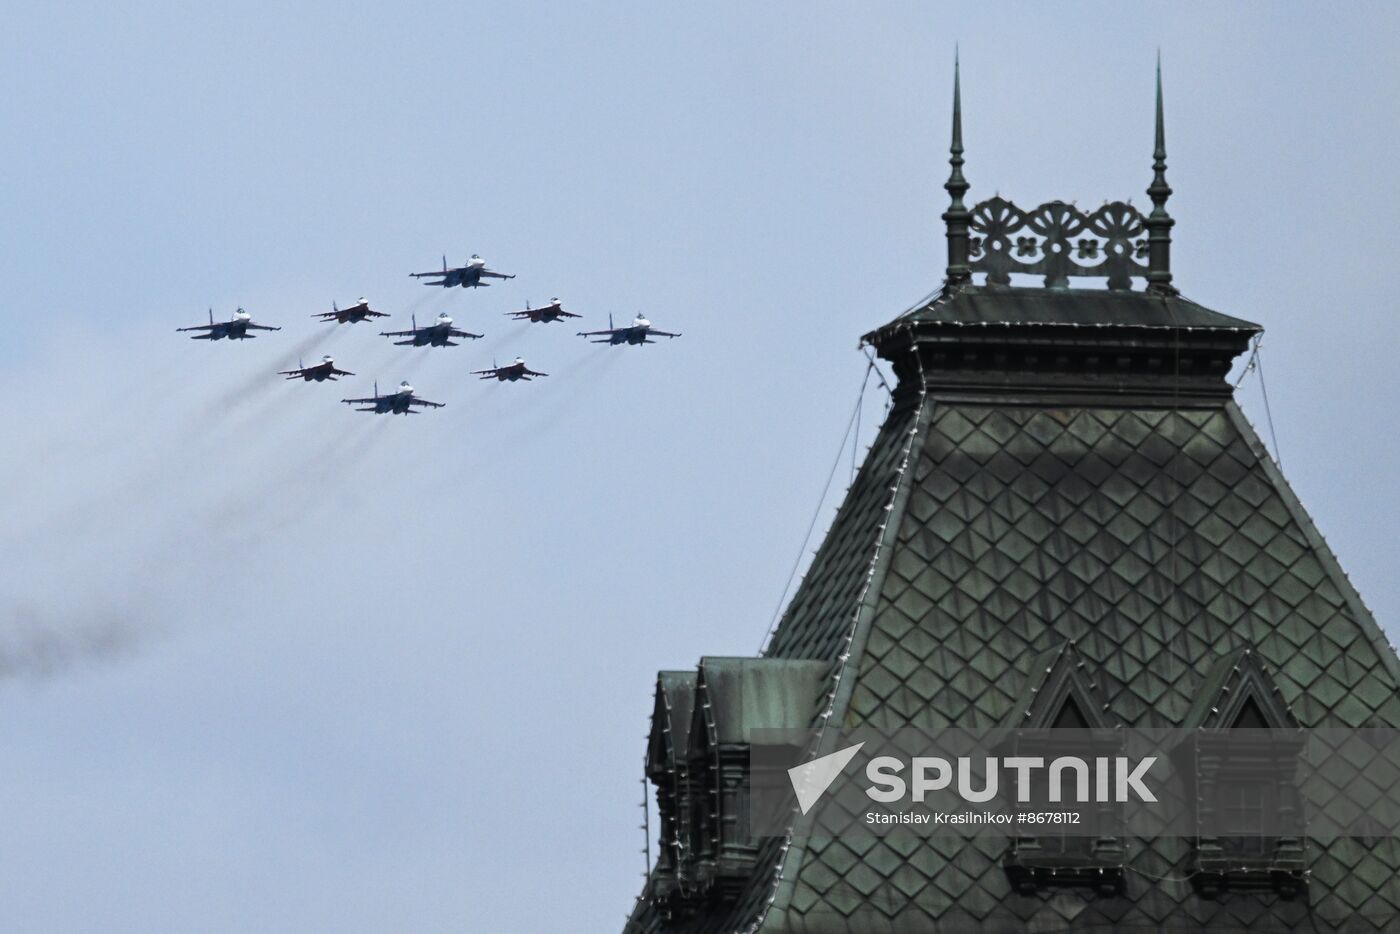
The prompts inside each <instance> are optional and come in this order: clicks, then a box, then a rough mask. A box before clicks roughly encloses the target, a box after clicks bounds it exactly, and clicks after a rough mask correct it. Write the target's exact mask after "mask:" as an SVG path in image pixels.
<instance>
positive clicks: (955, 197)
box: [943, 47, 972, 286]
mask: <svg viewBox="0 0 1400 934" xmlns="http://www.w3.org/2000/svg"><path fill="white" fill-rule="evenodd" d="M960 71H961V68H960V65H959V62H958V51H957V48H956V47H954V49H953V142H952V145H951V146H949V147H948V152H949V153H950V157H949V159H948V164H949V165H951V166H952V167H953V169H952V171H951V172H950V173H948V181H947V182H945V183H944V185H943V188H944V190H945V191H947V192H948V195H949V197H950V198H951V199H952V200H951V201H950V202H949V204H948V210H946V211H944V212H943V223H944V224H945V225H946V226H947V229H948V274H947V280H948V285H950V286H958V285H966V284H967V283H969V282H971V281H972V272H971V270H969V269H968V266H967V260H968V232H967V225H968V220H969V219H970V218H971V217H972V215H971V213H970V212H969V211H968V209H967V205H965V204H963V195H964V194H966V193H967V189H968V188H969V187H970V186H969V185H968V184H967V179H966V178H964V177H963V173H962V167H963V161H964V160H963V141H962V83H961V77H960Z"/></svg>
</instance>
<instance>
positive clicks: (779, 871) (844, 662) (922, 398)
mask: <svg viewBox="0 0 1400 934" xmlns="http://www.w3.org/2000/svg"><path fill="white" fill-rule="evenodd" d="M910 339H911V340H912V339H913V334H912V333H911V334H910ZM914 356H915V359H916V360H917V359H918V356H919V355H918V354H915V355H914ZM917 365H918V368H919V381H918V386H919V401H918V405H917V407H916V408H915V410H914V413H913V416H912V417H911V419H910V427H909V431H908V432H907V434H906V438H905V442H904V450H903V452H902V453H901V454H900V462H899V467H898V468H897V469H896V471H895V476H894V479H893V481H892V482H891V484H890V487H889V497H888V499H887V500H886V502H885V505H884V507H883V510H882V511H883V516H882V517H881V519H880V522H879V524H878V526H877V527H876V530H875V545H874V548H872V549H871V554H870V560H869V562H868V563H867V564H866V569H865V582H864V583H863V584H862V586H861V589H860V593H859V595H858V596H857V597H856V603H855V607H854V609H853V610H852V611H851V620H850V625H849V626H848V627H847V630H846V634H845V636H844V637H843V638H842V648H841V654H839V655H838V656H837V659H836V660H837V665H836V671H835V673H834V674H833V675H832V683H831V688H830V690H829V691H828V692H827V694H826V698H825V701H824V706H823V709H822V712H821V713H820V714H819V715H818V716H817V721H818V723H817V729H816V735H815V737H814V738H813V740H812V741H811V743H810V744H809V746H808V754H809V755H812V754H816V753H818V752H819V751H820V750H821V748H822V741H823V738H824V737H825V736H826V729H827V726H828V725H829V724H830V722H831V717H832V714H833V712H834V711H835V709H836V696H837V694H838V693H839V691H840V688H841V684H842V681H843V678H844V676H845V673H846V668H847V666H848V663H849V662H850V659H851V646H852V644H853V643H854V642H855V636H856V630H857V629H858V628H859V626H860V619H861V608H862V607H864V606H865V601H866V599H867V598H868V597H869V595H870V588H871V586H872V585H873V584H874V581H875V571H876V568H877V567H878V566H879V562H880V555H881V553H882V552H883V551H884V547H885V536H886V532H887V530H888V528H889V523H890V515H891V513H892V512H893V511H894V504H895V500H896V499H898V497H899V491H900V489H901V487H902V485H903V482H904V477H905V475H906V474H907V473H908V471H909V464H910V461H911V460H912V459H913V454H914V440H915V438H917V437H918V435H919V431H920V429H921V428H922V427H923V419H924V404H925V402H926V400H927V398H928V390H927V387H926V385H925V380H924V373H923V363H922V361H920V362H918V364H917ZM792 814H793V824H792V825H790V826H789V829H788V832H787V836H786V838H785V839H784V841H783V843H782V845H781V847H780V850H779V857H778V860H777V865H776V868H775V870H774V873H773V885H772V889H771V890H770V891H769V893H768V898H767V899H766V900H765V901H764V904H763V907H762V908H761V909H760V911H759V913H758V917H757V918H756V919H755V920H754V922H753V923H752V924H751V925H750V926H749V927H748V929H747V930H748V934H755V932H757V930H758V929H759V928H760V927H761V926H762V925H763V921H764V919H765V918H766V917H767V916H768V911H769V910H770V909H771V908H772V906H773V904H774V903H775V902H776V901H777V900H778V890H779V888H780V887H781V886H782V883H783V873H784V872H785V871H786V869H787V857H788V853H789V852H790V851H791V847H792V837H793V831H794V829H795V826H796V819H797V817H798V811H797V808H796V807H794V808H793V812H792Z"/></svg>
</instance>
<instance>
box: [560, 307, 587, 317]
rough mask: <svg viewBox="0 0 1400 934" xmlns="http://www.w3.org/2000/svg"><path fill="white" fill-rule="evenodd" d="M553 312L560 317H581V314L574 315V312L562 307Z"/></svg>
mask: <svg viewBox="0 0 1400 934" xmlns="http://www.w3.org/2000/svg"><path fill="white" fill-rule="evenodd" d="M555 314H556V315H558V316H559V317H561V318H582V317H583V315H576V314H574V313H573V312H572V311H565V310H564V309H562V308H560V309H559V310H558V311H556V312H555Z"/></svg>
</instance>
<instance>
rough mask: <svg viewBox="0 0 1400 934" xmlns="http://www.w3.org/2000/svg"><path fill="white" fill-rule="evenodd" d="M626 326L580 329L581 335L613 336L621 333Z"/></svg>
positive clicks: (579, 333) (579, 334)
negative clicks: (605, 328) (602, 329)
mask: <svg viewBox="0 0 1400 934" xmlns="http://www.w3.org/2000/svg"><path fill="white" fill-rule="evenodd" d="M625 330H627V329H626V328H608V329H607V330H606V331H579V332H578V336H579V337H612V336H613V335H614V334H621V333H622V332H623V331H625Z"/></svg>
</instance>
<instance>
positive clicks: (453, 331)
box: [447, 328, 485, 340]
mask: <svg viewBox="0 0 1400 934" xmlns="http://www.w3.org/2000/svg"><path fill="white" fill-rule="evenodd" d="M447 334H448V336H449V337H470V338H472V339H473V340H477V339H479V338H482V337H485V335H484V334H473V333H472V332H471V331H463V330H461V329H460V328H448V329H447Z"/></svg>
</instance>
